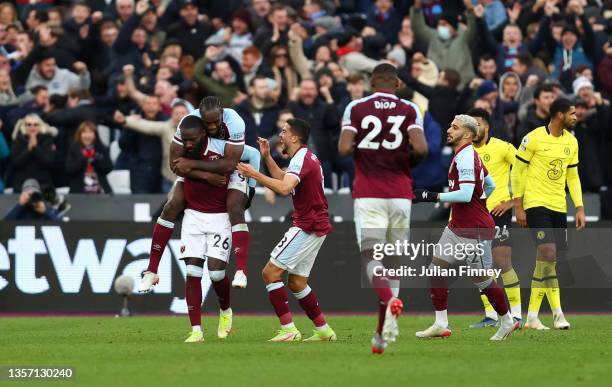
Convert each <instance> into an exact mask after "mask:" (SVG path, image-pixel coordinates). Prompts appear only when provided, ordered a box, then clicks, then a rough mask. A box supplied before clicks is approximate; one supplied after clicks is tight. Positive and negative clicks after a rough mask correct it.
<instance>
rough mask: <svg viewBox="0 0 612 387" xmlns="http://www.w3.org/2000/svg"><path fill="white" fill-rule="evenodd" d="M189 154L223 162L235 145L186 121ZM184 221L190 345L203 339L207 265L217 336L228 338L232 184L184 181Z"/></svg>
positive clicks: (184, 136)
mask: <svg viewBox="0 0 612 387" xmlns="http://www.w3.org/2000/svg"><path fill="white" fill-rule="evenodd" d="M178 129H179V131H180V133H181V138H182V141H183V151H184V154H185V155H187V156H189V157H191V158H193V159H200V160H220V159H221V158H223V155H224V154H225V151H226V150H227V149H232V146H231V145H226V141H223V140H219V139H213V138H210V137H207V136H206V133H205V131H204V127H203V126H202V120H201V119H200V118H198V117H195V116H186V117H185V118H183V119H182V120H181V122H180V123H179V127H178ZM179 180H182V181H183V183H182V186H183V192H184V195H185V204H186V208H185V216H184V217H183V223H182V227H181V259H184V260H185V265H186V266H187V270H186V272H187V279H186V284H185V298H186V299H187V311H188V314H189V320H190V321H191V326H192V332H191V334H190V336H189V337H188V338H187V340H185V342H187V343H194V342H201V341H203V340H204V336H203V332H202V322H201V321H202V311H201V308H202V288H201V281H202V275H203V267H204V261H206V262H207V267H208V272H209V274H210V279H211V282H212V285H213V288H214V289H215V293H216V294H217V297H218V299H219V306H220V308H221V310H220V315H219V327H218V330H217V335H218V337H219V338H221V339H224V338H226V337H227V336H228V335H229V333H230V332H231V330H232V309H231V308H230V282H229V279H228V278H227V276H226V275H225V267H226V266H227V261H228V259H229V255H230V248H231V245H232V233H231V228H232V226H231V224H230V221H229V215H228V214H227V195H228V187H227V183H226V184H223V185H222V186H213V185H211V184H209V183H208V182H206V181H204V180H198V179H192V178H190V177H189V176H187V177H185V178H182V177H179Z"/></svg>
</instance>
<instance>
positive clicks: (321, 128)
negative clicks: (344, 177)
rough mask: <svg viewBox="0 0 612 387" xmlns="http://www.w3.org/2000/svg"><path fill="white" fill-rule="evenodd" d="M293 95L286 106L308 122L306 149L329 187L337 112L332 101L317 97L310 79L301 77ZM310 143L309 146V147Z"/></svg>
mask: <svg viewBox="0 0 612 387" xmlns="http://www.w3.org/2000/svg"><path fill="white" fill-rule="evenodd" d="M294 94H296V96H295V97H296V98H295V100H294V101H291V102H289V103H288V105H287V107H288V109H289V110H290V111H291V113H293V115H294V116H295V117H296V118H300V119H302V120H306V121H308V122H310V125H311V129H310V133H311V140H310V141H311V142H312V144H310V145H309V148H310V149H314V150H315V154H316V155H317V157H318V158H319V160H321V166H322V167H323V175H324V177H325V187H326V188H331V187H332V180H331V173H332V168H333V162H334V159H335V158H336V156H337V151H336V149H337V147H336V145H335V144H336V143H337V141H338V136H339V130H340V128H339V115H338V111H337V110H336V107H335V106H334V104H333V103H329V102H326V101H323V100H322V99H321V98H319V91H318V89H317V84H316V82H315V81H314V80H312V79H305V80H303V81H302V82H301V83H300V87H299V88H298V89H297V92H296V93H294ZM311 145H312V146H311Z"/></svg>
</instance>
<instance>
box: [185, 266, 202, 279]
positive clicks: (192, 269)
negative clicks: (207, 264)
mask: <svg viewBox="0 0 612 387" xmlns="http://www.w3.org/2000/svg"><path fill="white" fill-rule="evenodd" d="M185 272H186V273H187V277H198V278H202V275H204V269H203V268H201V267H200V266H196V265H189V264H188V265H187V269H186V270H185Z"/></svg>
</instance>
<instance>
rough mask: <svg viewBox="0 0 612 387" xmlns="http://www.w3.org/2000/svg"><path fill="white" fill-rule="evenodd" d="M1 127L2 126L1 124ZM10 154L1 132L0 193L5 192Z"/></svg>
mask: <svg viewBox="0 0 612 387" xmlns="http://www.w3.org/2000/svg"><path fill="white" fill-rule="evenodd" d="M0 125H2V123H1V122H0ZM10 153H11V151H10V149H9V146H8V144H7V143H6V140H5V139H4V135H3V134H2V133H1V132H0V193H2V192H4V176H5V173H6V169H7V166H8V162H7V161H8V158H9V155H10Z"/></svg>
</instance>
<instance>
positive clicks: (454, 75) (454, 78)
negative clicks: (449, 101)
mask: <svg viewBox="0 0 612 387" xmlns="http://www.w3.org/2000/svg"><path fill="white" fill-rule="evenodd" d="M442 71H444V79H446V82H448V85H449V86H450V87H451V88H453V89H456V88H457V86H459V84H460V83H461V74H459V72H458V71H456V70H453V69H449V68H446V69H444V70H442Z"/></svg>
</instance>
